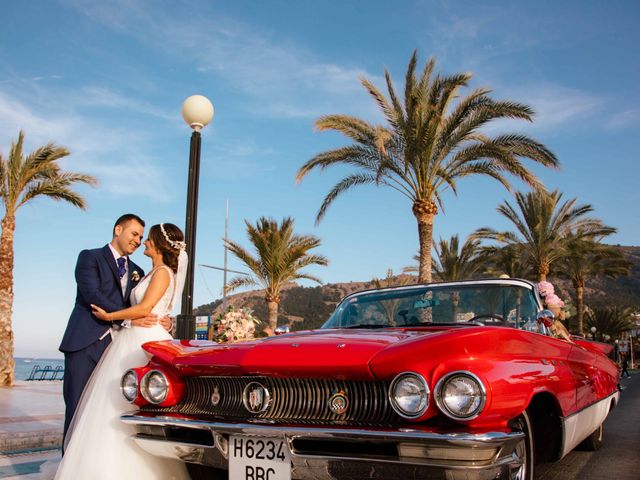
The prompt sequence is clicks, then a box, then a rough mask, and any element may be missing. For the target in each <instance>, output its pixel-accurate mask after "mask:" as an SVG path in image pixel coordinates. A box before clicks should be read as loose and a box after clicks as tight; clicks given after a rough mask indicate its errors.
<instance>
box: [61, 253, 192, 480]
mask: <svg viewBox="0 0 640 480" xmlns="http://www.w3.org/2000/svg"><path fill="white" fill-rule="evenodd" d="M160 268H166V269H168V270H169V271H170V273H171V281H170V283H169V286H168V287H167V290H166V291H165V292H164V294H163V296H162V298H161V299H160V300H159V301H158V303H157V304H156V305H155V306H154V307H153V309H152V312H153V313H155V314H157V315H158V318H161V317H163V316H165V315H167V314H169V313H170V312H171V309H172V308H173V303H174V301H175V298H176V297H177V296H178V295H177V293H178V292H176V291H174V290H175V285H176V281H175V275H174V274H173V272H172V271H171V270H170V269H169V267H167V266H165V265H162V266H160V267H157V268H156V269H154V270H153V271H151V272H150V273H149V274H148V275H146V276H145V277H143V278H142V280H140V282H139V283H138V285H136V286H135V287H134V289H133V290H132V292H131V297H130V300H131V304H132V305H136V304H138V303H140V302H141V301H142V298H143V297H144V294H145V292H146V291H147V287H148V286H149V283H150V282H151V277H152V276H153V274H154V273H155V272H157V271H158V269H160ZM178 288H179V289H180V285H179V286H178ZM112 334H113V337H114V338H113V341H112V342H111V345H109V347H107V350H106V351H105V353H104V354H103V355H102V358H101V359H100V362H99V363H98V365H97V366H96V369H95V370H94V372H93V374H92V375H91V378H90V379H89V382H88V383H87V386H86V387H85V389H84V392H83V393H82V398H81V400H80V404H79V405H78V409H77V410H76V413H75V415H74V417H73V420H72V422H71V426H70V428H69V433H68V434H67V437H68V438H69V442H68V444H66V445H65V454H64V457H63V459H62V462H61V463H60V466H59V467H58V471H57V473H56V476H55V478H56V480H57V479H63V480H76V479H96V480H100V479H104V480H126V479H131V480H145V479H150V480H151V479H153V480H156V479H175V480H179V479H188V478H189V475H188V474H187V471H186V468H185V466H184V464H183V463H182V462H179V461H175V460H169V459H163V458H159V457H155V456H152V455H150V454H149V453H147V452H145V451H144V450H142V449H141V448H140V447H138V446H137V445H136V444H135V442H133V440H132V439H131V435H133V434H134V433H135V432H134V427H133V426H131V425H126V424H124V423H122V422H121V421H120V415H122V414H123V413H125V412H128V411H131V410H134V409H135V405H132V404H130V403H129V402H127V401H126V400H125V398H124V397H123V396H122V394H121V393H120V379H121V377H122V375H123V374H124V372H125V371H127V370H128V369H129V368H132V367H139V366H142V365H145V364H146V363H147V362H148V360H149V358H148V356H147V353H146V352H145V351H144V350H143V349H142V348H141V345H142V344H143V343H145V342H150V341H153V340H167V339H170V338H171V335H169V333H168V332H167V331H166V330H165V329H164V328H163V327H162V326H161V325H160V324H156V325H154V326H153V327H149V328H144V327H131V328H122V329H120V330H118V331H115V332H112Z"/></svg>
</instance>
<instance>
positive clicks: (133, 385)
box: [120, 370, 138, 403]
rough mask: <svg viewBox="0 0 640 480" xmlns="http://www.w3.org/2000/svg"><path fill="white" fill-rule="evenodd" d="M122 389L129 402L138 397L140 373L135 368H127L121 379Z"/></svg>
mask: <svg viewBox="0 0 640 480" xmlns="http://www.w3.org/2000/svg"><path fill="white" fill-rule="evenodd" d="M120 391H121V392H122V395H123V396H124V398H126V399H127V401H128V402H129V403H133V402H134V401H135V400H136V398H137V397H138V375H137V374H136V372H135V371H134V370H127V371H126V372H125V374H124V375H123V376H122V379H121V380H120Z"/></svg>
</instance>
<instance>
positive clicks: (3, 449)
mask: <svg viewBox="0 0 640 480" xmlns="http://www.w3.org/2000/svg"><path fill="white" fill-rule="evenodd" d="M61 446H62V430H61V429H55V430H39V431H37V432H17V433H11V434H7V433H2V434H0V455H12V454H16V453H19V452H24V451H31V450H36V449H42V450H50V449H56V448H60V447H61Z"/></svg>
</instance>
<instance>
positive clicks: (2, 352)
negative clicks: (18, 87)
mask: <svg viewBox="0 0 640 480" xmlns="http://www.w3.org/2000/svg"><path fill="white" fill-rule="evenodd" d="M23 143H24V133H23V132H20V133H19V134H18V141H17V142H13V143H12V144H11V149H10V150H9V156H8V157H7V158H4V157H3V156H2V154H0V197H1V198H2V205H3V206H4V217H3V218H2V234H1V235H0V385H13V378H14V367H15V362H14V360H13V329H12V327H11V315H12V311H13V263H14V248H13V239H14V233H15V229H16V212H17V211H18V209H19V208H20V207H21V206H23V205H25V204H26V203H28V202H30V201H31V200H33V199H34V198H36V197H49V198H52V199H54V200H62V201H65V202H68V203H70V204H71V205H74V206H76V207H78V208H81V209H83V210H84V209H86V203H85V200H84V198H82V197H81V196H80V195H78V194H77V193H76V192H74V191H73V190H72V187H73V186H74V185H75V184H78V183H86V184H89V185H95V184H96V183H97V182H96V179H95V178H93V177H91V176H89V175H83V174H79V173H70V172H65V171H63V170H61V169H60V166H59V165H58V160H60V159H61V158H63V157H66V156H67V155H69V151H68V150H67V149H66V148H64V147H59V146H56V145H55V144H53V143H48V144H47V145H45V146H43V147H39V148H37V149H36V150H35V151H33V152H31V153H29V154H28V155H27V156H24V155H23V153H22V146H23Z"/></svg>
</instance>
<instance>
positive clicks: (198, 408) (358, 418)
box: [141, 376, 402, 426]
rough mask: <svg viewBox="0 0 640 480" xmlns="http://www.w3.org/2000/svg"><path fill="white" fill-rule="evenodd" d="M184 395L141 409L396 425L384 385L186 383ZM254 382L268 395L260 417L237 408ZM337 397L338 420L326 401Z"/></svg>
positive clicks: (308, 380)
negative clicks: (341, 405)
mask: <svg viewBox="0 0 640 480" xmlns="http://www.w3.org/2000/svg"><path fill="white" fill-rule="evenodd" d="M185 381H186V394H185V397H184V399H183V401H182V402H181V403H179V404H178V405H175V406H173V407H165V408H160V407H157V406H153V405H147V406H144V407H142V409H141V410H143V411H146V412H156V413H161V412H176V413H182V414H185V415H207V416H212V417H216V418H221V419H225V418H226V419H230V420H235V421H243V420H251V419H256V420H258V419H264V420H269V421H278V422H290V423H304V424H322V423H329V424H336V423H339V424H340V423H341V424H348V425H369V426H376V425H377V426H386V425H393V424H397V423H402V419H401V418H400V417H399V416H398V415H397V414H396V413H395V412H394V411H393V409H392V408H391V405H390V404H389V401H388V400H387V392H388V388H389V385H388V384H387V383H384V382H368V381H345V380H335V379H316V378H272V377H258V376H251V377H249V376H248V377H187V378H186V379H185ZM251 382H259V383H261V384H262V385H263V386H264V387H266V388H267V389H268V390H269V393H270V394H271V403H270V404H269V406H268V408H267V409H266V410H265V411H264V412H260V413H252V412H249V411H248V410H247V409H246V408H245V406H244V403H243V399H242V395H243V391H244V388H245V387H246V386H247V385H248V384H249V383H251ZM216 387H217V388H218V393H219V395H220V400H219V403H218V405H217V406H215V407H214V406H213V403H212V400H211V397H212V395H213V393H214V389H215V388H216ZM338 392H343V393H344V394H345V396H346V397H347V398H348V400H349V407H348V409H347V410H346V412H345V413H343V414H337V413H334V412H332V411H331V410H330V409H329V399H330V398H331V396H332V395H333V394H335V393H338Z"/></svg>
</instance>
